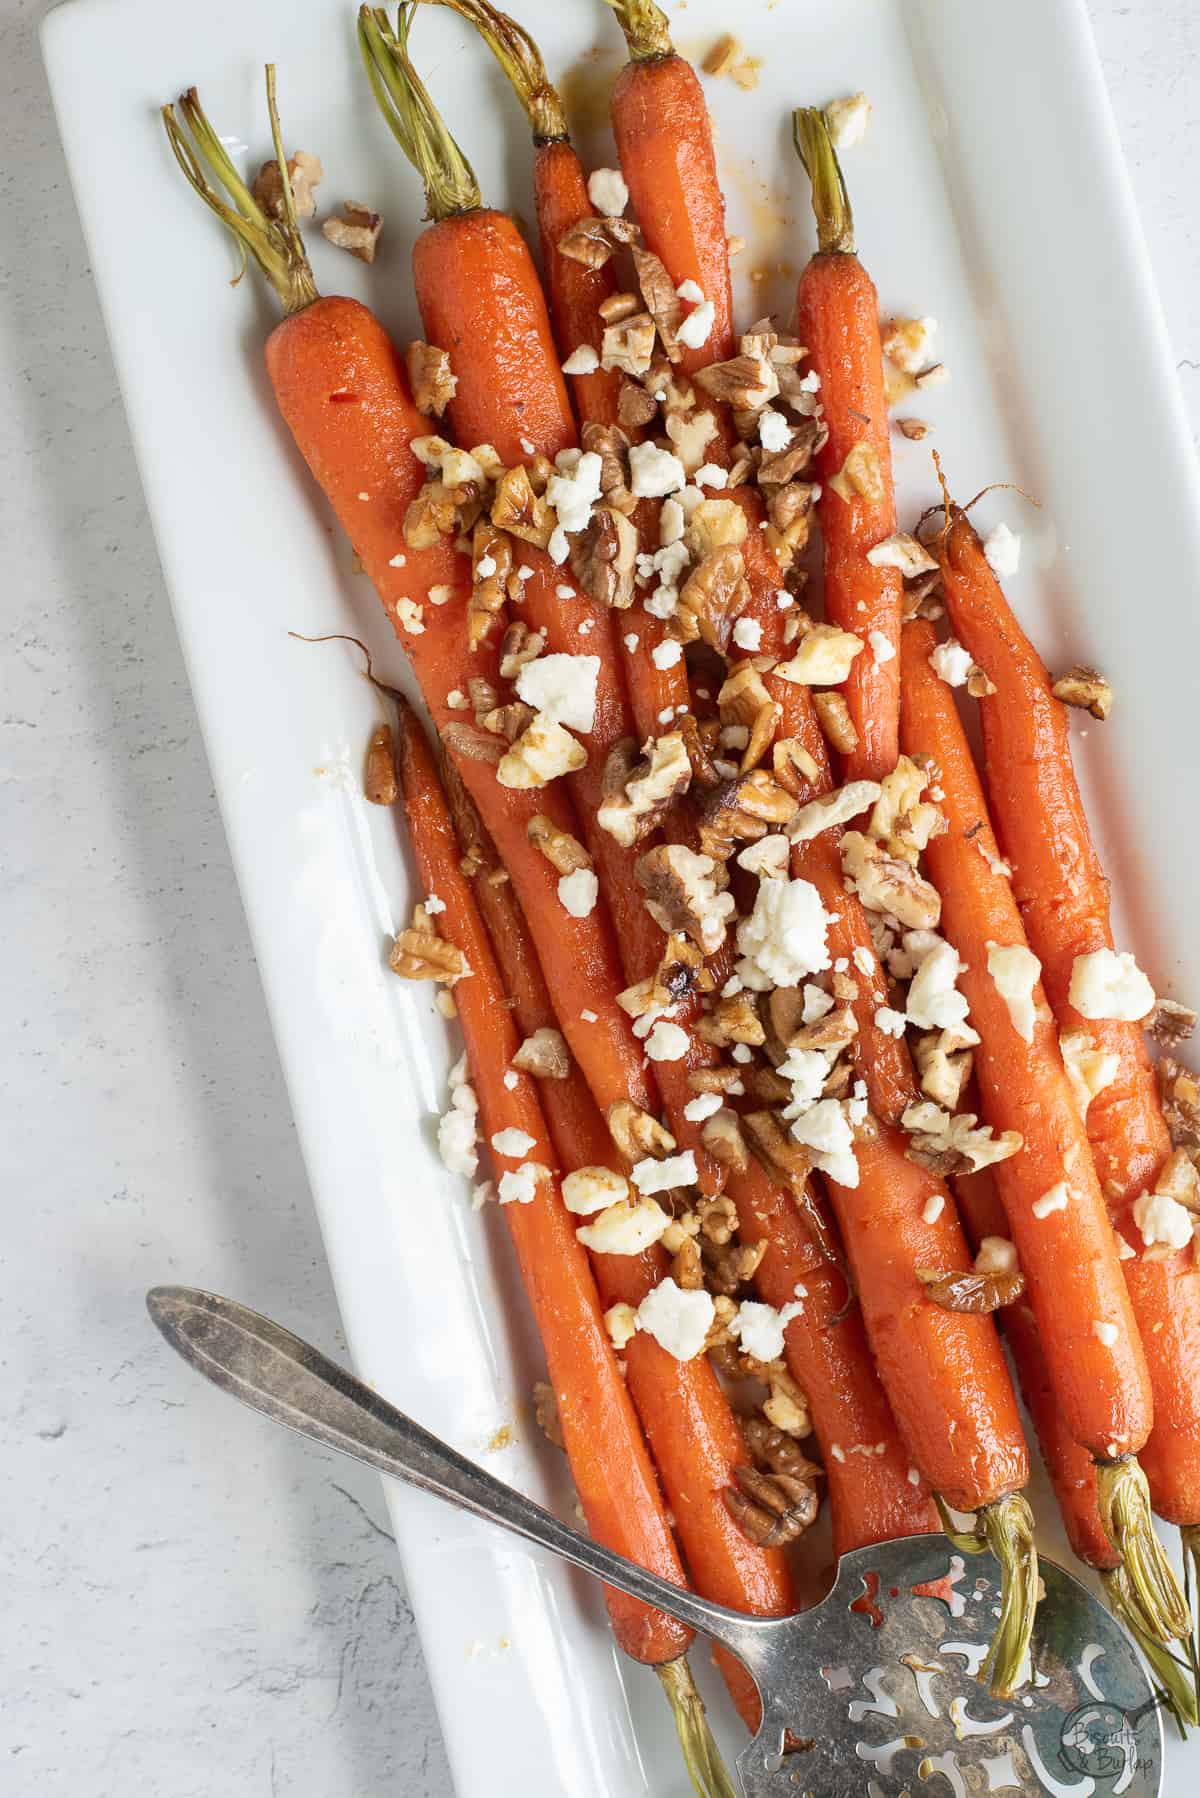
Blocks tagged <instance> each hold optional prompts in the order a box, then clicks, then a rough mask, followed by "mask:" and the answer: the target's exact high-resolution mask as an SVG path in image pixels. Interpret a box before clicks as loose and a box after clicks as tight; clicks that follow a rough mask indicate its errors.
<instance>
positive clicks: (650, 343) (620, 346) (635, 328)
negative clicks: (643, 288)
mask: <svg viewBox="0 0 1200 1798" xmlns="http://www.w3.org/2000/svg"><path fill="white" fill-rule="evenodd" d="M653 359H654V320H653V319H652V318H651V317H650V314H649V313H648V312H635V313H634V315H633V317H632V318H623V319H621V320H620V321H619V323H617V324H615V325H605V327H604V336H603V337H602V339H601V341H600V366H601V367H602V368H615V369H618V370H619V371H620V373H621V374H625V375H635V376H636V375H644V374H645V373H646V370H647V369H648V368H649V367H650V364H651V362H652V361H653Z"/></svg>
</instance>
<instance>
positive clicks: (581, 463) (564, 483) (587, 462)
mask: <svg viewBox="0 0 1200 1798" xmlns="http://www.w3.org/2000/svg"><path fill="white" fill-rule="evenodd" d="M603 466H604V465H603V463H602V461H601V459H600V457H599V456H598V455H597V454H596V452H595V450H587V451H586V452H585V453H584V454H583V455H581V456H580V458H579V460H578V461H577V462H576V463H575V465H574V467H573V468H570V469H568V470H567V471H566V472H565V473H562V472H558V473H555V474H552V475H551V476H550V479H549V480H548V481H547V483H546V500H547V503H548V504H549V505H551V506H553V507H554V511H555V514H556V515H557V518H558V524H559V529H560V530H563V531H566V532H568V533H573V532H575V531H582V530H584V529H586V527H587V523H588V520H589V519H590V518H591V516H592V507H593V506H594V505H595V504H596V501H597V500H598V499H599V498H600V475H601V471H602V469H603ZM551 553H552V554H553V552H551ZM554 560H555V561H563V560H565V557H561V556H555V557H554Z"/></svg>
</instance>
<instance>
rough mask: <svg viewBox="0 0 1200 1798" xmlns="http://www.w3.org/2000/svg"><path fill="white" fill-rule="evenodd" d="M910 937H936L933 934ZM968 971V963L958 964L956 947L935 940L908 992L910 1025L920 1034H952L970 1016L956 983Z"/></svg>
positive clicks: (924, 954) (921, 956) (924, 955)
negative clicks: (943, 1031) (947, 1031)
mask: <svg viewBox="0 0 1200 1798" xmlns="http://www.w3.org/2000/svg"><path fill="white" fill-rule="evenodd" d="M908 934H909V935H910V936H917V935H926V934H927V935H929V936H933V935H934V933H933V932H932V931H929V932H917V931H910V932H909V933H908ZM906 940H907V939H906ZM965 968H966V963H965V962H961V961H959V959H958V951H957V950H956V949H955V948H954V947H953V945H952V944H950V943H947V942H945V941H944V940H943V939H942V938H941V937H934V942H933V944H932V945H931V946H930V947H929V948H927V949H925V950H924V953H922V954H921V955H920V958H919V960H918V962H917V968H916V972H915V973H914V975H913V978H912V985H911V986H910V987H909V989H908V1003H907V1006H906V1014H907V1017H908V1021H909V1023H910V1024H915V1025H916V1026H917V1028H918V1029H919V1030H950V1029H952V1028H953V1027H954V1026H955V1025H956V1024H961V1023H962V1022H963V1020H964V1019H965V1018H966V1016H967V1010H968V1007H967V1001H966V999H965V997H964V996H963V994H962V993H960V992H959V991H958V990H957V989H956V987H955V984H954V983H955V981H956V980H957V979H958V976H959V975H960V974H961V973H963V972H964V970H965Z"/></svg>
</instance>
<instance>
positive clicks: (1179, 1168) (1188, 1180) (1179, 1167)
mask: <svg viewBox="0 0 1200 1798" xmlns="http://www.w3.org/2000/svg"><path fill="white" fill-rule="evenodd" d="M1154 1190H1155V1192H1156V1193H1160V1194H1161V1195H1162V1196H1163V1197H1164V1198H1168V1199H1174V1200H1175V1203H1176V1204H1177V1205H1182V1206H1183V1208H1184V1210H1185V1211H1190V1212H1191V1213H1192V1216H1193V1217H1195V1216H1196V1215H1197V1214H1200V1173H1198V1172H1197V1171H1196V1167H1195V1164H1194V1163H1193V1161H1192V1158H1191V1156H1190V1155H1189V1154H1188V1151H1187V1150H1186V1149H1173V1150H1172V1151H1171V1153H1170V1154H1169V1155H1168V1156H1167V1159H1166V1160H1165V1161H1164V1162H1163V1164H1162V1167H1161V1168H1160V1169H1159V1171H1158V1178H1157V1180H1156V1181H1155V1182H1154Z"/></svg>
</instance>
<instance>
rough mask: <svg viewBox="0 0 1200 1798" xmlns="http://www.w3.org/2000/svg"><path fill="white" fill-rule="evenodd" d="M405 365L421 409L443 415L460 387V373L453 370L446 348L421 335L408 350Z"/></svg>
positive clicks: (414, 398) (435, 416)
mask: <svg viewBox="0 0 1200 1798" xmlns="http://www.w3.org/2000/svg"><path fill="white" fill-rule="evenodd" d="M404 367H405V369H406V371H407V373H408V384H409V386H410V387H411V388H412V396H413V405H414V406H415V407H416V408H417V411H418V412H423V413H424V414H425V416H426V417H427V418H440V417H441V416H442V413H443V412H444V411H445V410H446V407H447V406H448V405H449V404H450V401H451V400H452V399H453V398H454V395H455V392H456V391H457V388H458V376H457V375H455V374H453V373H452V372H451V368H450V358H449V356H448V355H447V354H446V351H445V350H439V349H438V348H437V346H436V345H435V344H432V343H422V341H421V339H420V338H417V339H416V340H415V341H414V342H412V343H410V344H409V345H408V347H407V349H406V350H405V352H404Z"/></svg>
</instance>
